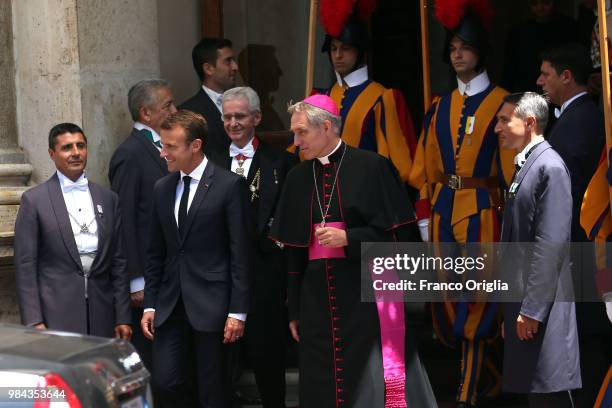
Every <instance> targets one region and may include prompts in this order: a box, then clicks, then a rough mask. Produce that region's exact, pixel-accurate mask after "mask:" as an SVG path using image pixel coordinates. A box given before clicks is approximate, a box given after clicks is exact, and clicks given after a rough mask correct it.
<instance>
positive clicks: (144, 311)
mask: <svg viewBox="0 0 612 408" xmlns="http://www.w3.org/2000/svg"><path fill="white" fill-rule="evenodd" d="M147 312H155V309H153V308H152V307H147V308H146V309H145V310H143V311H142V313H147Z"/></svg>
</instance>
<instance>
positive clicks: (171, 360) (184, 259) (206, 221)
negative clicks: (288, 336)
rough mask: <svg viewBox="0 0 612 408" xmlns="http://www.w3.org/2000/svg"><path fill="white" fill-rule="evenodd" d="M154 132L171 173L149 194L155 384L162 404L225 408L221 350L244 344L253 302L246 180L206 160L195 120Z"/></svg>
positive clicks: (181, 119) (171, 120) (173, 118)
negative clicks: (194, 388)
mask: <svg viewBox="0 0 612 408" xmlns="http://www.w3.org/2000/svg"><path fill="white" fill-rule="evenodd" d="M161 129H162V130H161V142H162V146H163V147H162V151H161V156H162V157H163V158H164V159H166V161H167V163H168V170H169V171H170V172H173V173H171V174H169V175H168V176H165V177H163V178H162V179H160V180H159V181H158V182H157V183H156V184H155V187H154V190H153V203H152V211H151V214H152V215H151V218H150V224H151V225H150V230H149V246H148V249H147V267H146V270H145V299H144V307H145V311H144V315H143V317H142V321H141V325H142V329H143V332H144V334H145V336H147V337H148V338H150V339H152V340H153V384H154V385H155V386H157V388H158V391H159V392H160V396H161V397H162V402H163V403H164V404H165V403H168V404H171V405H169V406H177V407H179V406H180V407H191V406H200V407H225V406H226V405H225V403H224V391H223V390H224V386H223V380H222V371H223V354H224V346H223V344H224V343H226V344H227V343H233V342H235V341H236V340H238V339H239V338H240V337H242V335H243V333H244V322H245V320H246V313H247V311H248V308H249V302H250V298H249V278H250V277H249V271H250V252H251V245H252V243H251V241H250V238H251V236H252V235H251V234H252V231H251V229H250V222H249V217H248V198H247V196H246V195H247V188H246V182H245V181H244V178H242V177H239V176H237V175H235V174H232V173H230V172H228V171H226V170H223V169H222V168H220V167H217V166H215V165H214V164H213V163H211V162H210V161H209V160H208V159H207V157H206V156H205V155H204V152H203V149H202V148H203V146H204V144H205V143H206V136H207V130H206V122H205V121H204V118H202V116H200V115H199V114H197V113H193V112H190V111H184V110H181V111H178V112H176V113H173V114H171V115H169V116H168V118H167V119H166V120H165V121H164V122H163V123H162V126H161ZM191 362H195V365H196V371H197V374H196V381H195V383H196V386H197V390H198V393H197V396H196V395H193V392H192V391H191V390H190V389H189V387H188V383H189V382H190V380H191V379H190V378H188V375H187V373H188V366H189V365H190V363H191ZM198 400H199V404H198Z"/></svg>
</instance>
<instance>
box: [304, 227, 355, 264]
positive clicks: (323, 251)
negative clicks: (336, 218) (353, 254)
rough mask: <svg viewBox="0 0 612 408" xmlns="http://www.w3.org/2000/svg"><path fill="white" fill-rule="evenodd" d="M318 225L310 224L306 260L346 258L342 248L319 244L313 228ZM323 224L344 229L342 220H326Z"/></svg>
mask: <svg viewBox="0 0 612 408" xmlns="http://www.w3.org/2000/svg"><path fill="white" fill-rule="evenodd" d="M320 226H321V225H320V224H312V232H311V234H310V237H311V238H310V246H309V247H308V260H310V261H312V260H314V259H329V258H346V255H345V253H344V248H327V247H324V246H321V244H319V240H318V239H317V237H316V236H315V230H316V229H317V228H319V227H320ZM325 226H326V227H333V228H338V229H342V230H345V231H346V224H345V223H343V222H327V223H325Z"/></svg>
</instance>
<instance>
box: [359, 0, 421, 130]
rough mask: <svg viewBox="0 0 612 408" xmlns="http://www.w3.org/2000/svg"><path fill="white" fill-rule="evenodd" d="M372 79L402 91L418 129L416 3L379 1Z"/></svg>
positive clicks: (372, 59)
mask: <svg viewBox="0 0 612 408" xmlns="http://www.w3.org/2000/svg"><path fill="white" fill-rule="evenodd" d="M371 29H372V55H371V56H370V59H371V60H370V68H371V75H372V78H373V79H374V80H376V81H378V82H380V83H382V84H383V85H384V86H385V87H387V88H397V89H399V90H401V91H402V93H403V94H404V98H406V102H407V103H408V106H409V107H410V110H411V112H412V118H413V120H414V123H415V127H416V130H417V132H418V131H419V127H420V125H419V124H420V123H421V118H422V117H423V72H422V64H421V26H420V17H419V2H418V1H406V0H381V1H379V2H378V6H377V8H376V11H375V13H374V15H373V16H372V26H371Z"/></svg>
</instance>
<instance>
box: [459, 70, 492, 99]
mask: <svg viewBox="0 0 612 408" xmlns="http://www.w3.org/2000/svg"><path fill="white" fill-rule="evenodd" d="M489 85H491V81H490V80H489V75H488V74H487V71H486V70H485V71H482V72H481V73H480V74H478V75H476V76H475V77H474V78H472V80H471V81H470V82H467V83H466V82H463V81H462V80H460V79H459V78H457V89H458V90H459V93H460V94H461V96H466V95H467V96H473V95H476V94H479V93H481V92H482V91H484V90H485V89H487V88H488V87H489Z"/></svg>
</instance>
